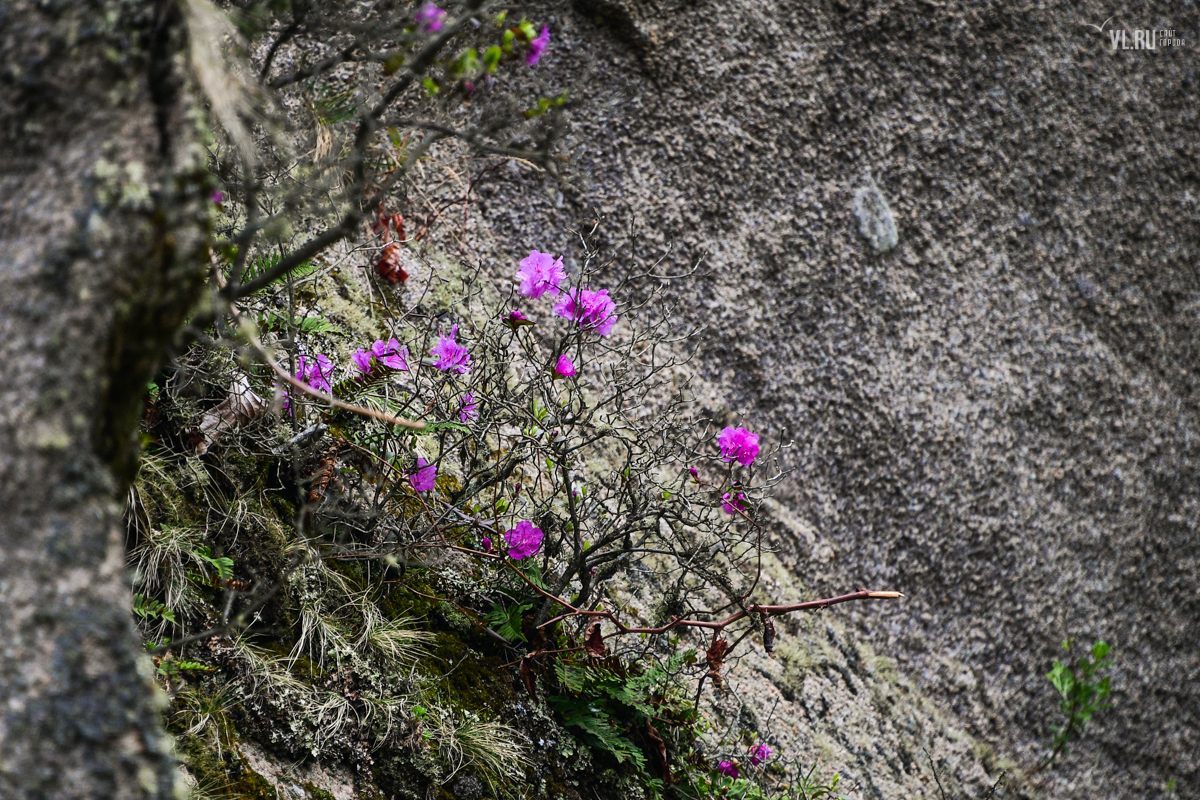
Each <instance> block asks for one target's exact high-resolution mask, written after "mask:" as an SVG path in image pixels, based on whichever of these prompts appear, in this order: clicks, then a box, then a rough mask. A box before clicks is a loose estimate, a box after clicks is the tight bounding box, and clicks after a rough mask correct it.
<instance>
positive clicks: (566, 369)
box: [554, 353, 575, 378]
mask: <svg viewBox="0 0 1200 800" xmlns="http://www.w3.org/2000/svg"><path fill="white" fill-rule="evenodd" d="M574 374H575V365H574V364H572V363H571V359H569V358H567V356H566V354H565V353H564V354H563V355H561V356H559V357H558V362H557V363H556V364H555V365H554V376H555V377H556V378H557V377H563V378H567V377H570V376H572V375H574Z"/></svg>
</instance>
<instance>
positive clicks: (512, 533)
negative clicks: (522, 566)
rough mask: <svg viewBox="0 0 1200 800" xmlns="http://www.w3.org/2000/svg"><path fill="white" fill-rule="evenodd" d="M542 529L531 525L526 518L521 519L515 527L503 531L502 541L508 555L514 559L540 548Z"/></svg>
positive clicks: (526, 555)
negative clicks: (505, 545) (506, 546)
mask: <svg viewBox="0 0 1200 800" xmlns="http://www.w3.org/2000/svg"><path fill="white" fill-rule="evenodd" d="M542 538H543V534H542V529H541V528H535V527H533V523H532V522H530V521H528V520H521V521H520V522H518V523H517V527H515V528H512V529H510V530H507V531H505V532H504V543H505V544H507V545H508V555H509V557H510V558H512V559H513V560H514V561H520V560H521V559H523V558H528V557H529V556H531V555H533V554H534V553H536V552H537V551H538V550H540V549H541V548H542Z"/></svg>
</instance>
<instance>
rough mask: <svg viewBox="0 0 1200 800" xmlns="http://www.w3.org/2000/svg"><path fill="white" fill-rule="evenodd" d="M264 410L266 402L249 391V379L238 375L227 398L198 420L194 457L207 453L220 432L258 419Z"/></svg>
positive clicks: (230, 387)
mask: <svg viewBox="0 0 1200 800" xmlns="http://www.w3.org/2000/svg"><path fill="white" fill-rule="evenodd" d="M266 410H267V401H266V400H264V399H262V398H261V397H259V396H258V395H257V394H255V393H254V392H253V391H251V389H250V379H249V378H248V377H246V376H245V375H238V376H237V377H235V378H234V379H233V383H232V384H230V386H229V396H228V397H226V398H225V399H224V400H223V401H222V402H221V404H220V405H218V406H216V407H214V408H211V409H209V410H208V411H207V412H206V413H205V414H204V416H203V417H201V418H200V440H199V441H198V442H196V444H195V449H196V455H198V456H202V455H204V454H205V453H207V452H208V448H209V447H211V446H212V445H213V443H214V442H216V441H217V437H218V436H220V435H221V433H222V432H224V431H226V430H229V429H230V428H236V427H238V426H239V425H245V424H246V423H247V422H250V421H251V420H255V419H258V418H259V417H261V416H262V415H263V414H264V413H265V412H266Z"/></svg>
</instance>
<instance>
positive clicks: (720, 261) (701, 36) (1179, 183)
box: [472, 0, 1200, 798]
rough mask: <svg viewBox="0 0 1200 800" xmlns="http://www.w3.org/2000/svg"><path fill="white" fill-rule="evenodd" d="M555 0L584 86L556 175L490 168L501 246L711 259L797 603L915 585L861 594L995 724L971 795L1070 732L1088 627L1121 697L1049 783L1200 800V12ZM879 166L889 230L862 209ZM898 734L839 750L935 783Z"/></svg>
mask: <svg viewBox="0 0 1200 800" xmlns="http://www.w3.org/2000/svg"><path fill="white" fill-rule="evenodd" d="M551 5H552V10H551V11H550V12H545V18H547V19H548V20H549V21H550V25H551V33H552V37H553V38H552V44H551V51H550V53H549V54H548V56H547V57H546V58H545V59H544V60H543V63H542V64H540V65H539V67H538V72H537V73H536V74H537V75H538V76H539V79H540V80H542V81H544V82H545V83H546V84H547V85H548V86H551V87H553V88H554V90H555V91H557V90H559V89H561V88H567V89H569V90H570V96H571V98H572V100H573V101H574V102H575V106H574V108H573V110H572V111H571V112H570V115H571V129H570V133H569V134H568V138H567V141H566V142H565V148H564V149H565V152H567V153H568V154H569V155H570V161H569V163H568V164H567V165H566V180H565V184H564V183H559V182H555V181H553V180H550V179H548V178H545V177H543V176H537V175H533V174H532V173H530V172H527V171H523V170H518V169H511V170H503V171H500V172H497V173H494V175H493V176H492V177H491V178H490V180H491V181H492V185H491V186H490V187H488V188H487V191H486V192H484V193H483V197H484V198H485V200H484V202H483V203H482V204H481V205H480V206H479V208H480V214H478V215H476V216H475V218H474V222H473V223H472V226H473V229H474V234H475V236H476V241H478V242H481V243H483V245H484V246H485V249H490V251H491V255H492V256H493V257H494V259H495V263H497V264H500V265H508V264H510V263H511V265H512V269H513V270H514V271H515V265H516V262H517V260H518V259H519V258H521V257H523V256H524V255H525V254H526V253H527V252H528V250H529V249H530V248H531V247H537V248H538V249H541V250H554V251H555V252H564V253H566V254H567V262H568V264H570V263H571V259H572V255H571V254H572V235H571V233H570V232H571V231H572V230H578V229H580V228H581V227H583V226H585V225H587V226H590V225H591V224H592V223H593V221H595V220H597V219H600V220H601V225H602V228H601V230H602V231H604V232H605V233H606V236H607V237H608V245H609V247H610V250H611V252H612V254H613V255H614V256H615V257H616V260H617V264H616V265H615V266H614V267H613V274H614V275H616V274H618V273H619V272H620V270H622V269H627V268H631V267H632V266H634V265H635V264H636V265H640V266H644V265H646V264H648V263H651V262H652V261H653V260H654V259H656V258H658V257H659V256H660V255H661V254H662V252H663V251H664V250H665V249H666V248H667V247H668V246H673V248H674V249H673V250H672V252H671V254H670V255H669V256H668V259H667V262H666V264H667V265H668V266H671V267H681V266H684V265H687V264H689V263H692V262H694V261H695V260H696V259H698V258H700V257H701V256H702V255H703V256H704V264H705V267H706V270H707V271H706V273H705V274H704V275H703V277H701V278H698V279H695V280H692V281H689V282H688V283H687V284H686V285H679V286H676V287H675V288H674V289H673V290H672V291H674V292H675V293H676V295H677V296H678V297H679V298H680V299H681V300H684V301H685V302H684V303H683V304H682V305H681V308H682V310H683V313H684V314H686V315H687V316H688V321H689V322H692V323H697V324H703V325H706V326H707V328H706V330H705V332H704V333H703V334H702V336H703V342H704V346H705V352H704V356H703V358H702V360H701V361H699V362H698V363H699V364H700V365H701V377H702V379H703V388H702V391H701V400H702V402H703V404H704V406H705V410H706V411H707V412H708V413H710V414H712V415H713V416H714V417H716V418H717V419H718V420H720V421H723V420H730V421H731V422H732V421H733V420H735V419H738V418H739V417H740V415H741V414H742V413H744V415H745V417H744V418H745V420H747V422H746V424H747V425H749V426H752V427H753V428H755V429H756V430H759V431H760V432H762V433H764V434H766V436H764V441H765V440H766V439H767V438H771V439H774V440H783V441H794V445H793V446H792V447H791V448H789V449H787V450H785V451H784V455H783V459H784V464H785V466H786V467H788V468H790V469H792V470H794V471H793V472H792V474H791V476H790V477H789V479H788V480H787V481H786V482H785V484H784V485H783V486H782V491H781V493H780V495H779V497H778V499H779V501H780V502H779V506H778V509H779V510H778V511H777V512H772V514H771V517H770V518H771V519H772V520H773V529H774V531H775V532H776V533H778V534H779V535H780V536H781V537H782V544H781V547H783V548H784V549H785V550H786V551H787V552H788V553H790V556H787V557H786V558H785V560H786V561H787V564H788V566H789V568H790V569H792V570H793V571H794V573H795V574H796V577H797V578H798V579H799V580H801V581H803V584H804V586H805V587H806V590H807V591H809V592H812V593H814V594H815V593H826V592H836V591H839V590H843V589H849V588H854V587H857V586H859V585H865V586H869V587H872V588H887V589H899V590H901V591H903V592H905V593H906V595H907V596H908V597H907V600H906V601H905V602H904V603H903V604H897V605H890V604H889V605H881V606H870V607H861V608H856V609H850V610H846V611H844V612H843V611H838V612H837V616H838V617H839V618H841V619H842V620H844V621H845V622H846V623H847V626H848V627H847V631H846V634H845V636H846V638H847V639H849V640H853V641H860V642H863V643H865V644H869V645H870V646H871V647H872V648H873V649H874V651H875V652H876V653H878V654H880V655H885V656H888V657H890V658H891V659H893V660H894V661H895V667H896V673H897V674H898V675H899V676H900V678H901V679H903V680H905V681H911V682H912V685H913V686H914V687H916V688H915V689H914V691H916V692H918V693H920V694H922V695H923V698H927V699H928V700H929V702H931V703H933V704H935V705H936V706H937V708H938V709H940V711H939V712H938V713H941V714H944V715H945V720H946V722H945V724H946V726H947V729H953V730H956V731H961V732H962V735H963V736H969V737H971V738H972V739H973V740H974V741H976V742H979V743H983V744H986V745H990V746H992V747H994V748H995V752H996V754H997V757H996V759H993V761H994V762H995V763H992V764H990V766H987V769H989V770H991V772H990V773H989V775H988V776H982V775H980V776H977V777H978V781H979V785H982V784H983V782H984V780H985V777H990V776H991V775H993V774H994V773H995V772H996V771H997V770H998V769H999V768H1001V766H1003V763H1002V762H1003V761H1004V760H1005V759H1008V760H1010V761H1012V762H1014V763H1015V764H1017V765H1020V766H1023V767H1025V768H1029V767H1031V766H1032V765H1033V764H1034V763H1035V762H1036V760H1037V758H1038V757H1039V756H1040V755H1041V753H1042V752H1044V751H1043V750H1042V749H1041V748H1042V746H1043V745H1044V743H1045V741H1046V740H1047V739H1048V736H1049V726H1050V725H1051V724H1052V723H1056V722H1058V721H1059V720H1058V719H1057V716H1056V714H1057V707H1056V702H1055V697H1054V694H1053V690H1052V688H1051V687H1050V685H1049V683H1048V682H1047V681H1046V679H1045V677H1044V674H1045V673H1046V671H1047V670H1048V669H1049V667H1050V665H1051V663H1052V661H1053V659H1054V658H1056V657H1058V655H1059V652H1060V651H1059V643H1060V641H1061V640H1062V639H1063V638H1065V637H1067V636H1073V637H1076V638H1077V639H1078V640H1079V641H1080V642H1082V643H1084V644H1089V645H1090V643H1091V642H1092V641H1093V640H1095V639H1097V638H1104V639H1106V640H1107V641H1108V642H1110V643H1111V644H1112V645H1113V647H1114V653H1115V655H1116V658H1117V664H1116V667H1115V669H1114V675H1113V684H1114V687H1115V689H1114V694H1113V702H1114V705H1115V708H1113V709H1111V710H1110V711H1108V712H1106V713H1103V714H1102V715H1100V716H1098V717H1097V718H1096V719H1095V720H1094V722H1093V727H1092V728H1091V729H1090V730H1089V734H1088V737H1087V739H1085V740H1084V742H1082V743H1081V744H1080V745H1079V746H1077V747H1076V748H1074V749H1073V750H1072V752H1071V754H1070V755H1069V756H1068V758H1067V760H1066V762H1065V763H1064V764H1063V765H1062V766H1061V767H1059V768H1057V769H1056V770H1054V771H1052V772H1050V773H1048V774H1042V775H1039V776H1037V778H1036V779H1034V780H1033V781H1032V782H1031V784H1030V788H1029V791H1031V792H1033V793H1034V794H1041V795H1043V796H1046V797H1055V798H1124V797H1132V796H1151V797H1153V796H1158V795H1159V794H1160V793H1161V787H1162V786H1163V784H1164V783H1165V781H1167V780H1168V779H1174V780H1175V781H1176V782H1177V787H1178V788H1177V791H1178V796H1181V797H1198V796H1200V785H1198V782H1200V756H1198V755H1197V754H1200V681H1198V680H1197V678H1198V677H1200V537H1198V536H1197V526H1198V524H1200V523H1198V522H1197V512H1198V510H1200V271H1198V270H1197V267H1196V264H1197V261H1198V258H1200V234H1198V230H1200V228H1198V224H1200V170H1198V165H1200V158H1198V147H1200V144H1198V140H1197V138H1196V135H1195V131H1196V130H1197V118H1196V117H1197V107H1196V104H1195V97H1196V95H1197V91H1198V90H1200V87H1198V85H1197V80H1198V76H1197V69H1196V65H1197V63H1198V62H1197V59H1196V54H1197V50H1196V47H1197V41H1196V38H1195V34H1196V31H1194V30H1186V27H1187V26H1188V25H1189V24H1193V25H1194V23H1195V22H1196V19H1197V15H1196V7H1195V4H1194V3H1187V4H1184V5H1180V4H1177V3H1172V4H1168V3H1151V4H1146V5H1143V6H1139V7H1138V9H1137V10H1136V11H1130V12H1129V13H1128V14H1124V12H1122V14H1124V15H1123V16H1118V17H1117V18H1116V19H1115V20H1113V21H1112V22H1110V23H1109V25H1110V27H1116V28H1127V29H1134V28H1175V29H1177V31H1178V35H1182V36H1183V37H1184V39H1185V41H1184V43H1183V45H1182V46H1175V47H1160V48H1159V49H1157V50H1154V51H1145V50H1120V49H1118V50H1116V51H1113V50H1112V49H1111V47H1110V37H1109V36H1108V35H1107V34H1106V33H1105V34H1101V33H1097V32H1096V31H1095V30H1094V29H1093V28H1091V27H1088V25H1086V24H1084V23H1095V24H1099V23H1100V22H1101V21H1102V20H1103V19H1104V18H1106V17H1108V16H1109V15H1110V14H1112V10H1111V9H1109V8H1108V7H1102V6H1098V5H1094V4H1085V5H1084V6H1082V7H1081V6H1078V5H1076V4H1065V3H1064V4H1056V3H1045V4H1036V5H1034V4H1026V5H1025V6H1022V5H1021V4H1010V3H1002V2H991V3H987V2H985V3H981V4H971V5H970V6H963V5H958V4H947V3H933V2H928V3H916V4H911V3H903V2H882V3H863V2H861V1H860V0H845V1H844V2H840V1H835V2H831V3H821V4H812V5H811V7H810V4H802V3H792V2H781V1H780V0H663V2H651V1H650V0H590V2H586V3H585V2H580V3H578V4H571V3H568V2H561V3H558V4H551ZM864 167H867V168H869V170H870V173H871V174H872V175H873V176H874V180H875V181H876V182H877V184H878V187H879V190H880V191H881V192H882V194H883V196H885V197H886V198H887V199H888V202H889V203H890V209H891V213H892V214H893V215H894V219H895V224H896V226H897V228H898V240H899V241H898V244H897V245H896V246H895V247H894V248H892V249H890V250H887V251H886V252H883V253H876V252H875V251H874V249H873V248H872V246H871V245H870V244H869V243H868V241H867V240H866V239H864V238H863V237H862V236H861V235H860V234H859V231H858V227H859V223H858V220H857V219H856V217H855V215H854V213H853V212H852V205H853V203H854V192H855V189H856V188H858V187H859V186H861V185H862V175H863V169H864ZM630 232H632V233H633V234H636V237H637V239H636V243H634V244H631V243H630V240H629V239H628V238H627V234H628V233H630ZM506 270H507V266H504V267H503V269H502V270H501V271H506ZM817 624H818V627H817V628H816V629H814V630H815V631H816V632H815V633H813V634H812V635H813V636H814V637H816V638H820V636H821V635H822V634H821V629H820V627H819V626H820V623H817ZM826 638H827V640H828V637H826ZM835 638H836V637H835ZM839 658H842V659H843V660H844V657H839ZM801 660H803V659H801ZM837 660H838V659H836V658H831V659H830V663H834V662H835V661H837ZM781 669H782V668H781ZM770 671H771V670H769V669H768V670H765V671H764V672H763V673H762V674H763V676H764V677H763V680H764V681H774V678H772V677H770V675H768V673H769V672H770ZM835 671H836V670H835ZM826 672H828V671H826ZM822 674H825V673H822ZM828 674H829V675H832V674H833V673H831V672H829V673H828ZM863 676H865V677H863ZM827 677H828V675H827ZM781 680H782V679H781ZM830 680H832V678H830ZM856 680H862V681H868V682H872V681H874V683H873V684H872V685H873V686H882V685H883V684H882V683H879V680H881V679H877V677H873V676H872V672H871V670H870V669H866V668H864V670H863V671H862V674H861V676H860V677H859V678H857V679H856ZM843 683H845V684H846V685H847V686H849V685H850V684H851V683H853V681H852V680H851V679H844V680H843ZM777 685H778V682H773V683H771V686H777ZM805 687H807V689H806V688H805ZM819 689H820V687H818V686H815V685H814V686H809V685H808V684H806V683H804V681H803V680H802V681H801V683H800V689H799V690H797V689H795V687H793V688H792V689H789V690H788V691H787V692H785V693H784V695H782V698H783V699H781V700H780V701H779V702H780V703H783V704H789V705H788V706H782V705H781V706H780V709H778V710H776V712H775V713H776V714H777V715H782V714H785V713H789V712H788V710H787V709H788V708H789V707H790V713H792V714H800V713H801V707H800V706H798V705H796V704H797V703H801V702H806V701H805V698H806V697H807V695H806V694H805V692H806V691H808V692H810V693H813V692H816V693H817V694H819V693H820V691H819ZM767 694H769V692H767ZM788 694H790V695H791V696H792V697H793V698H794V699H791V700H789V699H787V695H788ZM795 698H798V699H795ZM809 699H810V700H811V698H809ZM762 702H763V703H766V704H767V706H766V707H767V708H769V707H770V704H771V703H774V702H775V700H772V699H770V698H769V697H764V698H763V699H762ZM818 705H819V704H818ZM886 705H887V704H886V703H883V705H881V706H880V709H879V714H880V715H881V718H882V719H885V720H886V719H888V717H887V715H888V713H889V712H888V711H887V708H886ZM756 713H758V715H759V718H760V719H763V718H765V717H766V711H765V709H763V710H760V711H758V712H756ZM845 719H848V717H845V718H844V719H843V723H844V721H845ZM893 723H894V724H896V725H900V724H901V723H900V722H897V721H896V720H889V721H888V722H887V724H888V725H891V724H893ZM811 726H812V727H811V730H812V731H816V732H817V733H820V732H821V730H823V731H824V733H823V734H821V735H827V736H829V737H831V738H833V739H836V736H834V734H833V732H835V731H840V732H841V733H842V734H847V733H849V732H848V731H847V730H846V729H845V727H844V724H839V723H838V722H837V715H836V714H835V713H831V714H815V715H813V716H812V720H811ZM821 726H825V727H824V728H821ZM885 727H886V726H885ZM913 730H916V729H915V728H914V729H913ZM814 735H815V734H814ZM906 735H908V736H909V738H910V739H912V741H911V742H910V743H909V744H904V742H902V737H899V736H898V735H897V736H890V735H889V734H887V733H886V731H884V730H882V729H880V730H879V731H875V732H874V740H873V742H871V743H869V746H868V745H867V744H864V746H863V747H855V748H837V747H834V748H833V749H831V750H828V751H827V755H829V757H830V759H831V761H832V760H833V759H834V758H845V757H847V756H846V755H845V754H846V753H851V754H856V755H853V757H854V758H857V759H859V760H858V762H857V764H853V763H851V764H833V766H834V767H843V768H845V769H846V770H848V771H856V772H857V773H861V774H866V773H871V774H874V775H880V776H882V775H888V776H892V777H888V779H887V781H886V782H887V783H888V788H887V789H886V790H885V789H884V788H879V787H882V786H883V784H879V787H875V788H873V786H872V784H870V783H869V782H867V781H859V785H858V788H857V789H855V790H854V791H855V792H856V795H855V796H861V797H891V796H899V795H893V794H892V792H893V791H903V792H905V793H911V796H920V794H921V792H932V791H936V790H935V789H934V788H933V787H932V784H931V783H930V782H929V780H930V779H929V775H928V773H927V771H926V774H925V775H924V777H921V778H920V779H919V780H918V778H917V777H916V775H915V773H916V772H919V771H920V770H921V769H922V766H921V765H922V763H923V758H922V754H921V753H920V750H919V749H915V750H913V751H911V752H909V751H905V752H907V756H904V755H899V754H900V753H901V746H902V745H903V747H905V748H919V747H920V746H923V742H925V741H931V739H932V737H935V736H936V735H937V734H935V733H933V732H930V733H928V735H927V736H925V738H924V739H922V738H921V737H920V736H916V735H915V734H906ZM923 735H924V734H923ZM956 735H957V734H956ZM905 741H907V740H905ZM934 749H935V751H936V747H935V748H934ZM981 749H982V748H980V747H977V748H976V749H975V751H971V752H966V751H964V752H965V755H964V756H963V758H965V759H967V760H968V761H969V760H970V759H972V758H976V759H978V758H980V755H979V752H981ZM967 750H969V748H967ZM871 753H877V754H879V753H881V754H883V755H879V756H878V758H877V760H876V761H875V762H870V761H869V760H868V756H869V755H870V754H871ZM972 753H974V755H972ZM864 754H865V755H864ZM870 757H871V758H876V756H870ZM984 760H986V759H984ZM971 769H974V770H975V771H976V772H979V769H978V765H977V766H976V767H972V768H971ZM970 771H971V770H970V769H968V770H967V772H970ZM905 774H908V775H909V776H910V777H909V778H905V777H904V776H905ZM963 779H964V780H965V779H966V777H964V778H963ZM893 787H894V788H893ZM918 789H920V791H918ZM906 796H907V794H906ZM927 796H934V795H933V794H928V795H927Z"/></svg>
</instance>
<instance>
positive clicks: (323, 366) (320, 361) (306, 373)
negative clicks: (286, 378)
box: [295, 353, 333, 392]
mask: <svg viewBox="0 0 1200 800" xmlns="http://www.w3.org/2000/svg"><path fill="white" fill-rule="evenodd" d="M296 367H297V371H296V375H295V378H296V380H298V381H304V382H305V383H307V384H308V385H309V386H311V387H312V388H314V389H319V390H321V391H322V392H332V391H333V389H332V388H331V387H330V385H329V379H330V378H332V377H333V362H332V361H330V360H329V356H327V355H325V354H324V353H317V355H315V356H313V357H312V358H311V359H306V358H305V357H304V356H300V357H299V358H297V359H296Z"/></svg>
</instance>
